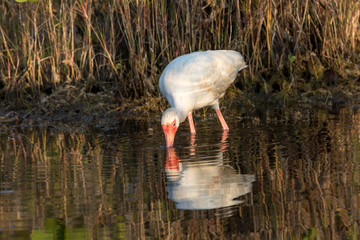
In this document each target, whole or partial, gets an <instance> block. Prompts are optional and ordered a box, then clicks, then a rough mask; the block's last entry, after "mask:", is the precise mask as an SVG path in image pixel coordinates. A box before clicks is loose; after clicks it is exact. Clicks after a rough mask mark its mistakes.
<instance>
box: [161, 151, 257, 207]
mask: <svg viewBox="0 0 360 240" xmlns="http://www.w3.org/2000/svg"><path fill="white" fill-rule="evenodd" d="M210 158H211V159H212V160H210ZM210 158H209V156H207V159H208V160H206V159H202V158H201V157H200V156H198V157H196V158H195V159H185V160H180V159H179V158H178V157H177V155H176V152H175V149H173V148H168V150H167V154H166V159H167V160H166V165H165V171H166V177H167V187H166V188H167V191H168V194H169V195H168V196H169V198H170V199H172V200H173V201H175V202H176V207H177V208H178V209H215V208H224V207H230V206H234V205H237V204H240V203H242V201H241V200H237V198H238V197H240V196H243V195H246V194H248V193H250V192H251V191H252V184H253V182H254V181H255V175H252V174H240V173H238V172H237V171H236V170H235V169H234V168H233V167H231V166H230V165H227V164H224V158H223V153H222V152H220V153H217V154H216V155H214V156H210Z"/></svg>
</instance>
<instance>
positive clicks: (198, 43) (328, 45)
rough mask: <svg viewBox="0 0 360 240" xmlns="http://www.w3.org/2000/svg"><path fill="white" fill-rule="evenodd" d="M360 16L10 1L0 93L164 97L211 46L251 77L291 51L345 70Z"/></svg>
mask: <svg viewBox="0 0 360 240" xmlns="http://www.w3.org/2000/svg"><path fill="white" fill-rule="evenodd" d="M359 14H360V3H359V1H357V0H346V1H345V0H340V1H337V0H330V1H319V0H315V1H310V0H305V1H298V0H287V1H270V0H269V1H258V0H240V1H233V0H229V1H225V0H220V1H213V0H206V1H194V0H179V1H159V0H150V1H142V0H139V1H129V0H121V1H114V0H112V1H111V0H108V1H102V2H98V1H92V0H86V1H80V0H75V1H70V2H68V1H64V0H60V1H50V0H39V1H37V2H33V3H28V2H25V3H16V2H15V1H11V0H3V1H2V2H1V3H0V23H1V24H0V78H1V81H2V84H0V86H1V87H2V91H1V95H0V96H1V97H2V98H7V99H8V100H13V99H16V100H25V99H27V100H33V99H38V98H39V96H41V93H42V92H43V91H44V89H46V88H47V87H48V86H51V87H56V86H57V85H59V84H62V83H64V82H67V83H73V84H76V85H78V86H80V85H81V84H82V83H86V84H85V86H86V89H87V90H90V91H91V89H92V87H93V86H103V87H112V88H113V89H114V91H116V92H117V93H118V94H119V95H120V96H121V97H122V98H140V97H143V96H157V95H158V94H159V91H158V87H157V82H158V78H159V75H160V74H161V71H162V70H163V69H164V68H165V66H166V65H167V64H168V63H169V62H170V61H171V60H172V59H174V58H175V57H177V56H179V55H182V54H185V53H189V52H192V51H198V50H207V49H234V50H237V51H239V52H241V53H242V54H243V55H244V56H245V59H246V61H247V62H248V64H249V71H248V73H249V76H250V78H253V77H256V76H257V74H256V73H258V72H259V71H264V69H265V70H266V69H268V70H271V69H272V70H276V71H281V70H284V68H287V67H288V65H289V61H288V58H287V56H288V55H289V54H291V55H293V56H296V57H297V58H296V59H297V61H298V64H299V65H300V64H304V61H305V64H306V61H310V60H309V56H310V58H313V57H314V56H316V57H317V58H318V59H320V61H321V63H322V64H323V65H324V66H327V67H332V68H334V69H338V70H339V69H341V68H342V67H343V63H344V62H345V61H351V62H353V63H355V62H356V61H358V59H357V56H358V55H359V53H360V48H359V46H360V25H359V18H360V16H359ZM79 84H80V85H79Z"/></svg>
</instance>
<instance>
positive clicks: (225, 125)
mask: <svg viewBox="0 0 360 240" xmlns="http://www.w3.org/2000/svg"><path fill="white" fill-rule="evenodd" d="M215 111H216V114H217V116H218V118H219V120H220V123H221V126H222V128H223V130H224V131H227V130H229V127H228V125H227V124H226V122H225V119H224V117H223V115H222V114H221V112H220V109H215Z"/></svg>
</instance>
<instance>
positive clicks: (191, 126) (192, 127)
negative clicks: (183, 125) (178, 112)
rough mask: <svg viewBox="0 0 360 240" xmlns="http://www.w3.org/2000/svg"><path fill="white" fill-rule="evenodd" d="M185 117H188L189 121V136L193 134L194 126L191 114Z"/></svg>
mask: <svg viewBox="0 0 360 240" xmlns="http://www.w3.org/2000/svg"><path fill="white" fill-rule="evenodd" d="M187 117H188V120H189V125H190V132H191V134H195V133H196V131H195V126H194V121H193V118H192V112H189V114H188V116H187Z"/></svg>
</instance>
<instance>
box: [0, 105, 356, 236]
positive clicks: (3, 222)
mask: <svg viewBox="0 0 360 240" xmlns="http://www.w3.org/2000/svg"><path fill="white" fill-rule="evenodd" d="M305 112H306V111H305ZM225 117H226V119H227V122H228V125H229V127H230V129H231V130H230V132H229V133H223V132H222V131H221V127H220V125H219V124H218V122H217V121H216V120H215V118H209V119H205V120H201V121H200V118H199V117H198V118H195V124H196V127H197V129H196V130H197V135H196V138H195V139H192V138H191V136H190V135H189V129H188V124H187V123H184V124H182V125H181V127H180V129H179V132H178V133H177V136H176V139H175V144H176V146H175V148H171V149H168V150H166V148H164V144H165V143H164V137H163V135H162V132H161V128H160V126H159V125H158V124H159V123H158V122H131V123H126V124H121V123H119V124H118V127H114V128H112V129H111V128H109V129H108V130H107V131H98V130H96V128H94V129H92V128H91V127H90V128H89V130H88V131H86V132H84V133H64V132H62V131H60V130H57V129H56V128H40V127H36V126H14V125H6V124H5V125H4V124H2V126H1V129H0V137H1V144H0V157H1V158H0V239H145V238H147V239H316V238H317V239H359V232H360V227H359V224H360V135H359V134H360V113H359V112H358V111H355V110H353V109H341V111H340V112H339V113H337V114H336V115H332V114H329V113H328V112H327V111H325V110H309V111H308V113H306V114H304V113H301V114H300V113H298V112H295V114H294V113H292V114H287V113H286V112H282V111H276V110H274V111H270V112H269V113H267V112H264V113H262V114H261V117H259V118H253V117H237V116H225Z"/></svg>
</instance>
